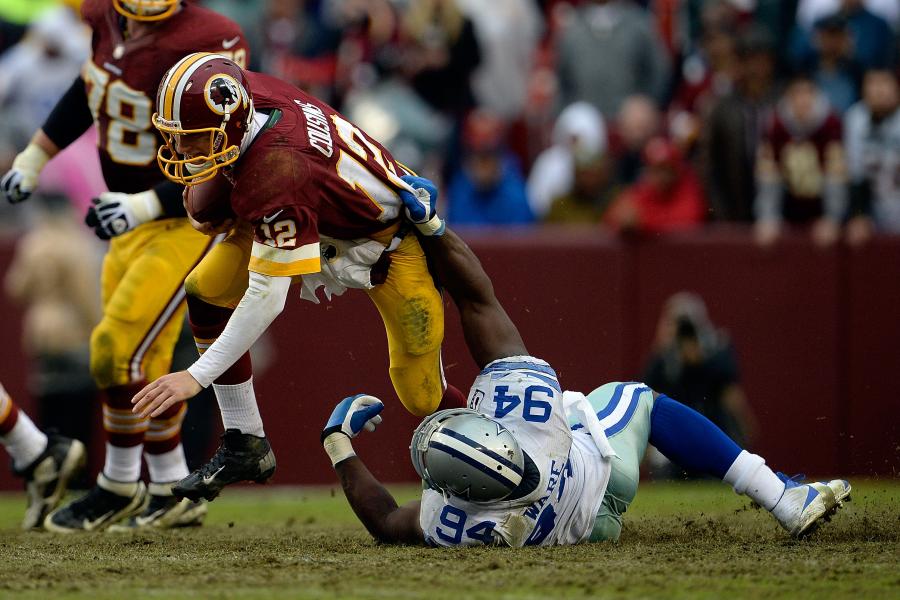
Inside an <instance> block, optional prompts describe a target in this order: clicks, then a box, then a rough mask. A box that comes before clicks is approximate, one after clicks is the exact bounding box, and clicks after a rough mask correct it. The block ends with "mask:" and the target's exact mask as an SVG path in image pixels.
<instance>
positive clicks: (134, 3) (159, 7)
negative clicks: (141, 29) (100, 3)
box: [113, 0, 181, 21]
mask: <svg viewBox="0 0 900 600" xmlns="http://www.w3.org/2000/svg"><path fill="white" fill-rule="evenodd" d="M180 4H181V0H113V7H114V8H115V9H116V11H117V12H118V13H119V14H120V15H122V16H123V17H125V18H128V19H134V20H135V21H162V20H163V19H168V18H169V17H171V16H172V15H173V14H175V11H176V10H178V6H179V5H180Z"/></svg>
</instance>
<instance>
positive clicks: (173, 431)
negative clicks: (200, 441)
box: [144, 403, 188, 483]
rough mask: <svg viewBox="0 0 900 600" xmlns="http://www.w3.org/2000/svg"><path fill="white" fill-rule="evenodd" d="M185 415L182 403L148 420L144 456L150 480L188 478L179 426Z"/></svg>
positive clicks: (185, 405)
mask: <svg viewBox="0 0 900 600" xmlns="http://www.w3.org/2000/svg"><path fill="white" fill-rule="evenodd" d="M186 412H187V404H184V403H181V404H178V405H175V406H170V407H169V408H168V409H166V410H165V411H164V412H163V413H162V414H161V415H159V416H158V417H153V418H151V419H150V428H149V429H148V430H147V433H146V434H145V435H144V457H145V458H146V459H147V468H148V469H149V471H150V481H155V482H162V483H168V482H172V481H178V480H180V479H184V478H185V477H187V476H188V468H187V461H186V460H185V458H184V449H183V448H182V446H181V423H182V421H184V414H185V413H186Z"/></svg>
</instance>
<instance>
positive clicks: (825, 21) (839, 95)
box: [795, 12, 862, 114]
mask: <svg viewBox="0 0 900 600" xmlns="http://www.w3.org/2000/svg"><path fill="white" fill-rule="evenodd" d="M813 40H814V49H815V51H814V52H813V53H812V54H810V55H809V56H807V57H806V63H804V64H798V65H795V68H796V69H797V70H800V71H804V72H807V73H809V74H810V75H812V78H813V79H814V80H815V82H816V84H817V85H818V86H819V89H821V90H822V92H824V94H825V96H826V97H827V98H828V101H829V103H830V104H831V106H832V108H834V109H835V110H836V111H837V112H838V113H839V114H844V113H845V112H846V111H847V109H848V108H850V106H852V105H853V103H854V102H856V101H857V100H858V99H859V87H860V84H861V82H862V68H861V67H860V65H859V64H858V63H857V62H856V60H855V59H854V57H853V38H852V37H851V34H850V29H849V27H848V22H847V17H846V16H845V15H844V14H843V13H840V12H838V13H835V14H833V15H830V16H827V17H824V18H822V19H820V20H819V21H817V22H816V24H815V29H814V35H813Z"/></svg>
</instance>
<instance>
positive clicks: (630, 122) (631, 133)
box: [610, 96, 663, 185]
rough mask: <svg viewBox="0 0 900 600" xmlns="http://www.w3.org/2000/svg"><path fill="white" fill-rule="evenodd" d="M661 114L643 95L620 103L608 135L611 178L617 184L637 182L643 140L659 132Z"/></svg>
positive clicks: (640, 166) (644, 144) (651, 101)
mask: <svg viewBox="0 0 900 600" xmlns="http://www.w3.org/2000/svg"><path fill="white" fill-rule="evenodd" d="M662 120H663V119H662V115H661V114H660V112H659V109H658V108H657V107H656V104H655V103H654V102H653V100H652V99H651V98H649V97H647V96H630V97H628V98H626V99H625V101H624V102H622V108H621V109H620V110H619V113H618V114H617V115H616V120H615V122H614V124H613V128H612V132H611V136H610V151H611V152H612V155H613V157H614V159H615V169H616V171H615V178H616V182H617V183H619V184H621V185H629V184H632V183H634V182H635V181H637V178H638V177H639V176H640V174H641V168H642V166H643V163H642V160H643V158H642V157H643V152H644V147H645V146H646V145H647V142H648V141H650V140H651V139H652V138H653V137H655V136H658V135H661V134H662Z"/></svg>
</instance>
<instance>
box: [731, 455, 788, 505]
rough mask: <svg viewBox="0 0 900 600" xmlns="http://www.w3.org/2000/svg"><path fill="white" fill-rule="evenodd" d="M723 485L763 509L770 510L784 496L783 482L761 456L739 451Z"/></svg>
mask: <svg viewBox="0 0 900 600" xmlns="http://www.w3.org/2000/svg"><path fill="white" fill-rule="evenodd" d="M722 479H723V480H724V481H725V483H727V484H730V485H731V486H732V487H734V491H735V492H737V493H738V494H744V495H746V496H748V497H749V498H750V499H751V500H753V501H754V502H756V503H757V504H759V505H760V506H762V507H763V508H765V509H766V510H772V509H773V508H775V505H776V504H778V501H779V500H781V496H782V495H784V482H783V481H781V480H780V479H778V476H777V475H775V473H773V472H772V469H770V468H769V467H768V466H767V465H766V461H765V460H764V459H763V457H762V456H759V455H757V454H751V453H749V452H747V451H746V450H743V451H741V453H740V454H739V455H738V457H737V458H736V459H735V460H734V463H733V464H732V465H731V467H729V469H728V472H727V473H725V477H723V478H722Z"/></svg>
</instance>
